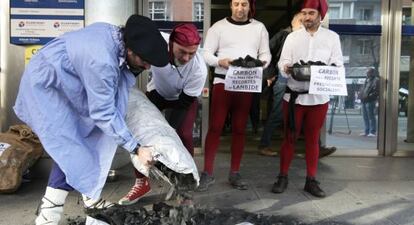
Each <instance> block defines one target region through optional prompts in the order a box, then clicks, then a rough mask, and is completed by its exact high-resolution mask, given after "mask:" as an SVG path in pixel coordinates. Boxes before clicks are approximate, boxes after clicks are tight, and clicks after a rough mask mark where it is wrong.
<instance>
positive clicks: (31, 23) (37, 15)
mask: <svg viewBox="0 0 414 225" xmlns="http://www.w3.org/2000/svg"><path fill="white" fill-rule="evenodd" d="M84 26H85V0H10V43H11V44H17V45H34V44H35V45H44V44H46V43H47V42H48V41H50V40H52V39H53V38H55V37H57V36H59V35H61V34H63V33H65V32H68V31H73V30H78V29H80V28H83V27H84Z"/></svg>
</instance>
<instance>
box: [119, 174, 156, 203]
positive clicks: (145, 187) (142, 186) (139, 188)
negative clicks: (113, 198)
mask: <svg viewBox="0 0 414 225" xmlns="http://www.w3.org/2000/svg"><path fill="white" fill-rule="evenodd" d="M149 192H151V187H150V184H149V182H148V178H147V177H144V178H137V179H136V180H135V185H134V186H132V188H131V190H130V191H129V192H128V194H127V195H125V196H124V197H123V198H121V199H120V200H119V202H118V204H120V205H132V204H134V203H136V202H137V201H138V200H139V199H140V198H142V197H143V196H144V195H146V194H147V193H149Z"/></svg>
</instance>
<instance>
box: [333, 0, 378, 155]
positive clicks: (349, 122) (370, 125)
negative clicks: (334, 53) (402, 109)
mask: <svg viewBox="0 0 414 225" xmlns="http://www.w3.org/2000/svg"><path fill="white" fill-rule="evenodd" d="M328 2H329V10H328V13H329V29H331V30H333V31H335V32H337V33H338V34H339V35H340V39H341V45H342V52H343V56H344V65H345V71H346V81H347V87H348V96H341V97H338V96H336V97H331V101H330V104H329V111H328V115H327V119H326V123H325V124H326V133H325V137H326V138H325V140H326V144H327V145H328V146H335V147H337V149H338V150H339V151H338V154H346V155H348V154H352V155H354V154H357V155H358V154H363V155H366V154H369V155H378V148H379V145H378V143H379V138H378V137H379V135H378V134H379V133H380V132H379V126H378V125H379V124H378V117H379V115H380V114H379V113H380V112H381V111H382V110H383V109H382V108H381V107H380V106H381V104H382V103H381V102H380V101H379V99H380V97H379V93H380V92H381V90H380V88H379V86H380V85H379V83H380V80H381V79H383V78H382V77H383V74H382V73H381V72H380V71H381V66H382V65H381V55H382V54H384V53H383V51H382V45H381V40H382V36H383V30H382V22H381V19H382V9H383V4H382V1H381V0H370V1H367V0H356V1H344V0H329V1H328ZM371 78H372V79H371ZM374 85H375V87H373V86H374ZM368 96H370V97H368ZM380 127H381V126H380Z"/></svg>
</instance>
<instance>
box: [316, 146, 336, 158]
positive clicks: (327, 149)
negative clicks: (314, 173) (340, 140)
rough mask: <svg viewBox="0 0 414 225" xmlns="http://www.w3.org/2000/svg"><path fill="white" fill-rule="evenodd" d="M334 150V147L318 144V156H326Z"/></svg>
mask: <svg viewBox="0 0 414 225" xmlns="http://www.w3.org/2000/svg"><path fill="white" fill-rule="evenodd" d="M335 151H336V147H334V146H332V147H328V146H320V147H319V158H323V157H326V156H328V155H330V154H332V153H334V152H335Z"/></svg>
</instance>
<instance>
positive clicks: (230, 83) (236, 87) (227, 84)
mask: <svg viewBox="0 0 414 225" xmlns="http://www.w3.org/2000/svg"><path fill="white" fill-rule="evenodd" d="M262 76H263V68H262V67H254V68H244V67H234V66H230V67H229V69H228V70H227V74H226V79H225V80H224V90H226V91H238V92H258V93H260V92H262Z"/></svg>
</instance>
